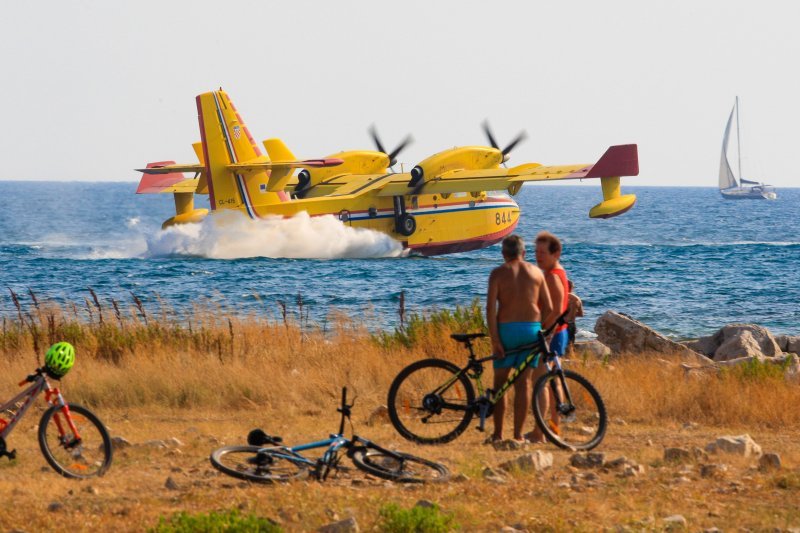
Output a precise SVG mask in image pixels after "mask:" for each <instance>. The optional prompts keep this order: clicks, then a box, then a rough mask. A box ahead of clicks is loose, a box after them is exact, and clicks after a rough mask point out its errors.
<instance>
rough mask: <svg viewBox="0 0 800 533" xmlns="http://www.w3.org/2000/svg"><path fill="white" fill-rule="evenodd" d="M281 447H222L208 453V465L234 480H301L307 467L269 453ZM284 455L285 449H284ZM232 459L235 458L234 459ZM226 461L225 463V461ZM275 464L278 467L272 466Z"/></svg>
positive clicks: (256, 481)
mask: <svg viewBox="0 0 800 533" xmlns="http://www.w3.org/2000/svg"><path fill="white" fill-rule="evenodd" d="M277 451H281V452H284V449H283V448H274V449H272V450H271V449H269V448H262V447H260V446H223V447H222V448H217V449H216V450H214V451H213V452H211V456H210V457H209V460H210V461H211V465H212V466H213V467H214V468H216V469H217V470H219V471H220V472H222V473H224V474H227V475H229V476H231V477H235V478H237V479H244V480H246V481H253V482H255V483H274V482H276V481H280V482H285V481H293V480H299V479H305V478H306V477H307V476H308V467H307V466H306V465H304V464H302V463H299V462H295V461H290V460H288V459H286V458H285V457H283V456H282V455H283V454H282V455H281V456H277V455H275V454H274V453H271V452H277ZM284 454H285V452H284ZM234 458H235V459H234ZM229 460H231V461H230V463H228V461H229ZM276 465H279V466H276Z"/></svg>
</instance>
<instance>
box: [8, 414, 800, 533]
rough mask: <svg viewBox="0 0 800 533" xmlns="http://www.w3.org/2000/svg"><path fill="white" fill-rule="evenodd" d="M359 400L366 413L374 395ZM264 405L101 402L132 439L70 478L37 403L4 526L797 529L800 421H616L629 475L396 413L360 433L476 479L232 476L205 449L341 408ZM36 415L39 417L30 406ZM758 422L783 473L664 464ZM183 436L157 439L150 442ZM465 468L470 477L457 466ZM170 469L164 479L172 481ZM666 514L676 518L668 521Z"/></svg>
mask: <svg viewBox="0 0 800 533" xmlns="http://www.w3.org/2000/svg"><path fill="white" fill-rule="evenodd" d="M359 407H363V410H361V412H369V411H370V409H371V408H374V406H358V407H357V408H356V409H357V410H359ZM259 412H260V411H259V410H257V409H255V408H254V409H248V410H240V411H236V412H232V411H227V412H218V413H211V412H200V411H199V410H188V409H187V410H171V411H166V410H162V411H157V412H153V411H152V410H146V409H140V410H129V411H119V412H111V411H103V412H100V411H98V414H99V415H100V416H101V418H102V419H103V420H104V422H105V423H106V425H107V426H108V427H109V429H110V433H111V435H112V436H121V437H124V438H125V439H127V440H128V441H130V442H131V443H132V446H130V447H127V448H124V449H117V450H115V456H114V462H113V464H112V467H111V469H110V470H109V471H108V473H107V474H106V475H105V476H104V477H102V478H98V479H92V480H89V481H75V480H69V479H64V478H61V477H60V476H58V475H57V474H56V473H55V472H54V471H53V470H52V469H51V468H50V467H49V466H48V465H47V464H46V462H45V461H44V459H43V457H42V456H41V453H40V451H39V448H38V445H37V443H36V440H35V424H36V421H37V418H38V413H37V412H35V411H34V410H32V411H31V412H30V413H29V415H28V417H27V418H26V419H24V420H23V422H22V423H21V424H20V426H18V427H17V429H16V430H15V432H14V433H12V434H11V437H10V439H9V447H12V448H16V449H17V453H18V458H17V459H16V460H15V461H13V462H10V461H8V460H7V459H5V458H3V459H2V460H0V498H1V499H2V502H3V505H2V507H1V508H0V533H5V532H6V531H14V530H20V531H26V532H32V531H58V530H64V531H111V530H114V531H117V532H122V531H142V530H146V529H147V528H150V527H153V526H155V525H156V524H157V523H158V520H159V517H161V516H165V517H169V516H171V515H172V514H173V513H175V512H178V511H187V512H191V513H194V512H207V511H212V510H228V509H233V508H236V509H240V510H242V511H243V512H244V513H248V514H249V513H253V514H256V515H259V516H263V517H267V518H271V519H273V520H275V521H276V522H278V523H279V524H280V525H281V526H282V527H283V528H284V529H285V530H287V531H313V530H315V529H317V528H319V527H320V526H322V525H325V524H328V523H331V522H333V521H336V520H339V519H344V518H348V517H350V516H352V517H354V518H355V519H356V521H357V522H358V524H359V527H360V528H361V530H362V531H371V530H377V529H378V523H379V514H378V513H379V509H380V508H381V506H383V505H385V504H386V503H389V502H394V503H397V504H398V505H400V506H402V507H411V506H413V505H415V504H416V503H417V502H418V501H420V500H429V501H431V502H434V503H436V504H438V505H439V506H440V507H441V509H443V510H444V511H445V512H448V513H452V515H454V517H455V521H456V522H457V523H458V524H459V525H460V527H461V529H462V530H465V531H498V530H500V529H501V528H503V527H505V526H511V527H514V528H516V529H520V530H528V531H562V530H585V531H596V530H598V529H604V528H611V529H615V528H616V529H619V528H622V530H625V528H627V529H629V530H660V529H664V528H669V527H674V523H673V522H670V521H669V520H665V519H666V518H667V517H671V516H674V515H681V516H683V517H684V518H685V520H686V524H687V527H688V530H690V531H701V530H704V529H709V528H714V527H716V528H719V529H720V530H723V531H725V530H742V528H745V529H748V530H763V529H770V530H775V528H778V529H783V530H786V529H789V528H800V468H798V467H800V439H798V437H800V431H799V430H798V428H785V429H781V430H780V431H770V432H765V431H748V430H747V429H746V428H741V427H739V428H719V427H713V428H711V427H703V426H702V425H696V424H686V425H683V426H678V425H676V426H674V427H669V426H667V427H653V426H647V425H641V424H637V423H633V422H630V423H625V421H623V420H619V419H613V418H612V425H611V426H610V427H609V431H608V433H607V436H606V439H605V440H604V442H603V443H602V444H601V445H600V447H599V448H598V449H597V450H596V451H598V452H602V453H604V454H605V459H606V461H611V460H613V459H616V458H618V457H620V456H624V457H626V458H627V459H628V460H629V461H632V462H635V463H638V464H641V465H642V466H643V468H644V471H643V473H639V474H638V475H635V476H628V477H625V476H623V475H622V474H621V473H620V472H618V471H615V470H612V469H603V468H594V469H577V468H574V467H572V466H571V465H570V458H571V456H572V454H571V453H570V452H567V451H562V450H559V449H557V448H555V447H554V446H552V445H536V446H531V447H529V449H527V450H522V451H496V450H494V449H492V448H491V447H490V446H486V445H483V444H482V440H483V437H484V435H483V434H480V433H479V432H477V431H475V430H474V429H471V428H470V429H468V430H467V432H465V434H464V435H463V436H462V437H461V438H459V439H458V440H456V441H455V442H452V443H450V444H446V445H442V446H435V447H431V446H427V447H422V446H416V445H414V444H412V443H409V442H407V441H405V440H403V439H402V438H401V437H399V436H398V435H397V433H395V431H394V429H393V428H392V427H391V425H390V424H388V423H386V422H383V421H379V422H377V423H375V424H374V425H371V426H370V425H367V424H366V422H365V419H366V417H362V418H360V419H359V418H355V420H354V423H355V427H356V430H357V432H358V433H359V434H362V435H364V436H365V437H368V438H371V439H373V440H376V441H377V442H380V443H381V444H384V445H388V446H389V447H393V448H397V449H399V450H403V451H407V452H410V453H415V454H418V455H422V456H424V457H428V458H431V459H434V460H437V461H441V462H443V463H445V464H446V465H447V466H448V467H449V468H450V470H451V471H452V473H453V474H454V475H457V474H464V475H465V476H466V477H467V478H468V479H467V480H463V479H462V480H459V481H451V482H448V483H446V484H435V485H424V486H416V485H401V484H394V483H391V482H385V481H382V480H377V479H371V478H369V477H367V476H365V475H363V474H361V473H360V472H358V471H354V472H348V473H346V474H344V475H342V476H341V477H339V478H337V479H330V480H328V481H326V482H324V483H320V482H317V481H313V480H307V481H299V482H295V483H290V484H283V485H257V484H250V483H247V482H243V481H239V480H237V479H233V478H230V477H227V476H225V475H223V474H221V473H219V472H217V471H216V470H214V469H213V468H212V467H211V465H210V463H209V460H208V455H209V453H210V452H211V450H212V449H214V448H216V447H218V446H221V445H223V444H240V443H244V441H245V435H246V434H247V432H248V431H249V430H250V429H252V428H253V427H263V428H265V429H267V430H268V431H269V432H272V433H278V434H281V435H282V436H283V437H284V438H285V440H286V441H287V442H288V443H295V442H305V441H308V440H311V439H318V438H324V437H326V436H327V433H328V432H329V431H330V430H335V429H336V426H337V423H338V419H337V418H336V414H335V411H334V410H333V407H332V408H331V410H330V412H328V413H318V414H309V415H304V416H302V417H300V418H295V419H294V420H283V419H281V417H280V415H279V414H278V413H273V414H270V416H265V415H259ZM31 415H32V416H31ZM742 433H750V434H751V436H752V437H753V438H754V439H755V441H756V442H757V443H759V444H760V445H761V446H762V448H763V449H764V451H765V452H777V453H779V454H780V457H781V460H782V465H783V466H782V467H781V468H780V469H779V470H774V471H769V472H762V471H759V469H758V468H757V465H758V461H757V460H756V459H754V458H743V457H736V456H732V455H711V456H709V457H708V458H702V457H701V458H699V459H695V458H692V459H690V460H688V461H687V462H686V463H677V464H675V463H666V462H665V461H664V448H665V447H674V446H679V447H683V448H687V449H691V448H692V447H694V446H697V447H701V448H702V447H704V446H705V445H706V444H707V443H709V442H710V441H712V440H714V439H716V438H717V437H718V436H721V435H727V434H730V435H739V434H742ZM173 438H175V439H177V441H179V442H176V443H174V444H170V445H169V446H167V447H164V448H162V447H159V443H152V442H149V441H154V440H164V441H167V440H169V439H173ZM535 450H541V451H543V452H549V453H552V454H553V467H552V468H549V469H547V470H544V471H541V472H514V473H513V474H509V475H506V476H505V478H504V479H503V480H502V482H498V481H492V480H488V479H485V478H484V476H483V474H482V472H483V470H484V468H485V467H486V466H491V467H496V466H497V465H498V464H499V463H502V462H504V461H507V460H509V459H513V458H515V457H517V456H519V455H522V454H523V453H527V452H530V451H535ZM712 463H713V464H724V465H726V467H727V470H725V469H724V467H723V468H721V469H718V470H719V471H718V473H717V475H716V476H712V477H702V476H701V467H702V465H703V464H712ZM462 477H463V476H462ZM168 479H171V482H170V483H169V485H170V486H171V488H168V487H167V485H168V483H167V480H168ZM670 524H672V526H671V525H670Z"/></svg>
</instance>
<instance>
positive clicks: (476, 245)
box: [408, 220, 519, 255]
mask: <svg viewBox="0 0 800 533" xmlns="http://www.w3.org/2000/svg"><path fill="white" fill-rule="evenodd" d="M518 222H519V220H517V222H514V223H513V224H511V225H510V226H509V227H507V228H506V229H503V230H500V231H496V232H494V233H489V234H488V235H481V236H480V237H473V238H471V239H464V240H460V241H446V242H437V243H432V244H418V245H411V246H408V248H409V249H411V250H413V251H414V252H417V253H419V254H421V255H442V254H454V253H458V252H471V251H473V250H480V249H481V248H486V247H488V246H491V245H493V244H497V243H498V242H500V241H502V240H503V239H504V238H505V237H506V236H507V235H510V234H511V232H512V231H514V229H515V228H516V227H517V224H518Z"/></svg>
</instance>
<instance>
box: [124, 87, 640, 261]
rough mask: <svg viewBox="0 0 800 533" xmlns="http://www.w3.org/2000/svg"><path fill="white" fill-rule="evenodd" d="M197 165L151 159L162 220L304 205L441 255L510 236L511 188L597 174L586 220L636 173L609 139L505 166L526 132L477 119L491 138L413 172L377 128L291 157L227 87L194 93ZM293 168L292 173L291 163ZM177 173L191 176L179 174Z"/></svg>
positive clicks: (626, 202) (621, 207) (620, 204)
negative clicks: (162, 200)
mask: <svg viewBox="0 0 800 533" xmlns="http://www.w3.org/2000/svg"><path fill="white" fill-rule="evenodd" d="M196 100H197V109H198V119H199V125H200V137H201V141H200V142H199V143H194V144H193V145H192V146H193V148H194V151H195V154H196V155H197V158H198V161H199V163H192V164H187V165H178V164H175V162H174V161H161V162H158V163H150V164H148V165H147V168H144V169H140V170H139V171H140V172H142V173H143V176H142V180H141V183H140V184H139V188H138V189H137V191H136V192H137V193H140V194H150V193H172V194H173V195H174V197H175V212H176V214H175V216H174V217H171V218H170V219H168V220H166V221H165V222H164V224H163V227H167V226H170V225H173V224H182V223H187V222H197V221H199V220H202V219H203V218H204V217H205V216H206V215H207V214H208V213H209V212H211V213H213V212H215V211H222V210H236V211H239V212H241V213H243V214H245V215H246V216H248V217H250V218H253V219H258V218H262V217H265V216H270V215H273V216H274V215H278V216H284V217H289V216H293V215H295V214H297V213H299V212H301V211H305V212H307V213H308V214H309V215H311V216H317V215H326V214H327V215H334V216H336V217H337V218H339V220H341V221H342V222H343V223H345V224H348V225H350V226H353V227H361V228H369V229H373V230H377V231H381V232H384V233H386V234H388V235H390V236H391V237H393V238H395V239H397V240H398V241H400V242H402V244H403V245H404V246H405V247H406V248H410V249H411V250H412V251H414V252H416V253H419V254H422V255H439V254H446V253H454V252H464V251H469V250H476V249H480V248H484V247H486V246H490V245H492V244H494V243H496V242H499V241H500V240H502V239H503V238H504V237H505V236H506V235H509V234H510V233H511V232H512V231H513V230H514V229H515V228H516V226H517V223H518V222H519V206H518V205H517V203H516V202H515V201H514V200H513V199H512V198H511V197H510V196H507V195H505V194H500V195H493V194H490V193H487V191H499V190H507V191H508V192H509V194H510V195H511V196H513V195H515V194H517V193H518V192H519V190H520V189H521V187H522V185H523V184H524V183H526V182H536V181H555V180H565V179H587V178H599V179H600V182H601V186H602V191H603V201H602V202H600V203H599V204H597V205H596V206H594V207H593V208H592V209H591V211H590V212H589V216H590V217H592V218H609V217H613V216H617V215H620V214H622V213H624V212H626V211H628V210H629V209H631V207H632V206H633V204H634V203H635V201H636V197H635V196H634V195H632V194H628V195H622V194H621V192H620V176H636V175H638V173H639V162H638V154H637V148H636V145H635V144H629V145H621V146H612V147H611V148H609V149H608V150H607V151H606V153H605V154H604V155H603V156H602V157H601V158H600V159H599V160H598V161H597V162H596V163H594V164H593V165H562V166H543V165H541V164H539V163H525V164H522V165H518V166H515V167H512V168H505V167H504V166H503V164H504V163H505V162H506V161H507V160H508V158H509V153H510V152H511V150H512V149H513V148H514V147H515V146H516V145H517V144H518V143H519V142H520V141H521V140H522V139H523V138H524V137H523V134H520V135H518V136H517V137H516V138H515V139H514V140H513V141H512V142H510V143H509V144H508V146H506V147H505V148H504V149H500V148H499V146H498V145H497V143H496V142H495V140H494V136H493V135H491V132H490V131H489V130H488V126H486V125H485V126H484V129H485V130H486V131H487V137H488V138H489V144H490V145H491V146H467V147H460V148H452V149H449V150H445V151H443V152H440V153H438V154H435V155H433V156H430V157H428V158H427V159H425V160H423V161H421V162H420V163H418V164H417V165H415V166H414V167H413V169H412V171H411V172H407V173H396V172H394V171H393V170H392V169H391V168H392V166H393V165H394V164H395V163H396V157H397V155H398V154H399V152H400V151H401V150H402V149H403V148H405V146H407V145H408V144H409V143H410V142H411V137H410V136H408V137H407V138H405V139H404V140H403V141H402V142H401V143H400V144H399V145H398V147H397V148H395V149H394V150H392V151H391V152H387V151H386V150H385V149H384V147H383V144H382V143H381V142H380V139H379V138H378V136H377V133H376V132H375V131H374V128H373V129H372V130H371V131H370V133H371V134H372V137H373V140H374V142H375V144H376V146H377V150H352V151H346V152H339V153H337V154H332V155H330V156H326V157H322V158H313V159H298V158H296V157H295V156H294V154H293V153H292V152H291V150H289V148H288V147H287V146H286V145H285V144H284V143H283V141H282V140H280V139H277V138H272V139H267V140H265V141H263V142H262V145H263V147H264V149H265V151H266V153H264V152H262V150H261V148H260V147H259V146H258V145H257V144H256V142H255V141H254V139H253V137H252V136H251V135H250V132H249V130H248V129H247V126H246V125H245V124H244V122H243V121H242V119H241V116H240V115H239V113H238V111H237V110H236V108H235V107H234V105H233V103H232V102H231V100H230V98H229V97H228V95H227V93H225V92H224V91H222V90H219V91H212V92H208V93H203V94H201V95H199V96H198V97H197V99H196ZM296 169H300V172H298V173H296V174H295V170H296ZM184 173H187V174H189V173H191V174H193V176H192V177H185V176H184ZM196 194H207V195H208V198H209V207H210V211H209V210H208V209H196V208H195V207H194V196H195V195H196Z"/></svg>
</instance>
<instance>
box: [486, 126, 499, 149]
mask: <svg viewBox="0 0 800 533" xmlns="http://www.w3.org/2000/svg"><path fill="white" fill-rule="evenodd" d="M483 132H484V133H485V134H486V137H487V138H488V139H489V145H491V147H492V148H496V149H497V150H499V149H500V147H499V146H498V145H497V141H496V140H495V138H494V135H492V130H491V129H490V128H489V121H488V120H484V121H483Z"/></svg>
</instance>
